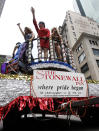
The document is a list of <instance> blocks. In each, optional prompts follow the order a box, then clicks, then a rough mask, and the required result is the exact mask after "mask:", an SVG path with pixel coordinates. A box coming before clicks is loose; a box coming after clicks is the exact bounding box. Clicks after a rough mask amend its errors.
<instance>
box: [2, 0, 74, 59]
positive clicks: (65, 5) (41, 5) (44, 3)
mask: <svg viewBox="0 0 99 131" xmlns="http://www.w3.org/2000/svg"><path fill="white" fill-rule="evenodd" d="M31 6H33V7H34V8H35V15H36V19H37V22H39V21H44V22H45V25H46V28H48V29H50V30H51V29H52V28H53V27H59V26H62V24H63V21H64V19H65V16H66V11H68V10H71V11H74V9H73V0H6V2H5V6H4V8H3V12H2V15H1V18H0V54H1V55H12V52H13V48H14V46H15V44H16V43H17V42H21V43H22V42H24V38H23V36H22V34H21V32H20V31H19V29H18V26H17V23H21V27H22V29H23V30H24V27H25V26H27V27H30V28H31V29H32V31H33V32H34V34H35V37H36V36H37V33H36V31H35V28H34V25H33V21H32V13H31V10H30V9H31ZM32 54H33V56H34V58H35V57H37V42H34V47H33V51H32Z"/></svg>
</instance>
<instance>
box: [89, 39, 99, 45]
mask: <svg viewBox="0 0 99 131" xmlns="http://www.w3.org/2000/svg"><path fill="white" fill-rule="evenodd" d="M89 42H90V44H91V45H96V46H98V42H97V41H94V40H89Z"/></svg>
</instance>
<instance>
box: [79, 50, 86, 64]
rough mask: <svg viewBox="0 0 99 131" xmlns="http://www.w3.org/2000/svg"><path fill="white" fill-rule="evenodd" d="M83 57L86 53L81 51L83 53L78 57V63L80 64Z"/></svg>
mask: <svg viewBox="0 0 99 131" xmlns="http://www.w3.org/2000/svg"><path fill="white" fill-rule="evenodd" d="M85 58H86V55H85V53H84V52H83V53H82V54H81V55H80V56H79V57H78V61H79V64H80V63H81V62H83V61H84V59H85Z"/></svg>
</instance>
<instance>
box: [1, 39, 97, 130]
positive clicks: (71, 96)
mask: <svg viewBox="0 0 99 131" xmlns="http://www.w3.org/2000/svg"><path fill="white" fill-rule="evenodd" d="M37 41H38V59H37V60H36V61H35V60H34V61H31V47H30V49H29V51H30V53H28V54H29V55H28V69H29V70H27V71H26V69H25V71H24V70H23V71H22V72H21V73H20V72H19V71H18V68H17V66H18V65H17V63H14V64H11V63H10V64H9V65H8V66H7V67H6V72H5V74H0V120H3V125H4V127H5V128H7V127H8V126H11V125H12V123H13V124H15V123H17V122H18V121H19V119H20V118H21V116H22V115H24V116H27V114H29V113H31V114H42V117H38V119H40V120H42V119H46V114H53V115H55V116H56V119H58V115H60V114H61V115H67V116H69V117H67V118H68V120H69V121H70V119H69V118H70V116H71V115H76V116H79V117H80V118H81V120H82V121H83V123H84V124H89V123H94V122H97V121H96V120H97V117H98V115H99V93H98V92H99V82H96V81H92V80H91V81H86V79H85V77H84V75H83V74H82V73H78V72H77V71H76V66H75V64H74V60H73V55H72V53H71V50H70V48H69V47H68V46H66V45H65V43H63V42H62V43H61V54H62V60H61V61H60V60H58V59H57V57H56V54H55V49H54V45H53V41H52V40H51V39H50V51H49V54H50V55H49V59H48V60H47V61H44V60H43V59H42V58H41V50H40V42H39V39H37ZM33 116H35V117H36V115H33ZM49 119H50V118H49Z"/></svg>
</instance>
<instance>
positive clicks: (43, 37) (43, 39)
mask: <svg viewBox="0 0 99 131" xmlns="http://www.w3.org/2000/svg"><path fill="white" fill-rule="evenodd" d="M31 12H32V15H33V24H34V26H35V29H36V31H37V33H38V37H39V38H40V47H41V51H44V60H45V61H46V60H47V58H48V50H49V37H50V31H49V30H48V29H46V28H45V23H44V22H39V27H38V25H37V21H36V18H35V9H34V8H33V7H31Z"/></svg>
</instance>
